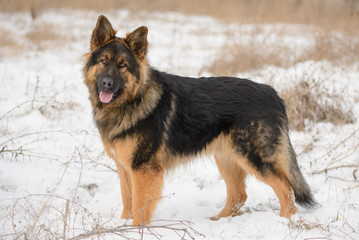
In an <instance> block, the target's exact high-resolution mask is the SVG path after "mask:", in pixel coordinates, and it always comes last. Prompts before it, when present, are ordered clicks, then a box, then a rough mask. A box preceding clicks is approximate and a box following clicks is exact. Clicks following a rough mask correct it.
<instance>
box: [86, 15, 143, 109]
mask: <svg viewBox="0 0 359 240" xmlns="http://www.w3.org/2000/svg"><path fill="white" fill-rule="evenodd" d="M147 32H148V30H147V28H146V27H144V26H142V27H139V28H137V29H136V30H135V31H133V32H132V33H130V34H127V36H126V37H125V38H119V37H116V31H115V30H114V29H113V28H112V25H111V23H110V22H109V21H108V19H107V18H106V17H104V16H100V17H99V18H98V20H97V24H96V27H95V29H94V30H93V33H92V37H91V49H90V50H91V51H90V52H89V53H88V54H87V59H86V64H85V67H84V77H85V83H86V85H87V86H88V88H89V90H90V94H91V96H90V99H91V101H92V103H93V104H95V105H96V106H104V105H111V104H113V103H115V102H116V103H117V104H123V103H128V102H131V101H135V100H136V99H138V98H139V97H141V94H142V92H143V90H144V87H145V85H146V78H147V69H148V66H147V61H146V53H147Z"/></svg>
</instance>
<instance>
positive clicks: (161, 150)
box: [83, 16, 316, 225]
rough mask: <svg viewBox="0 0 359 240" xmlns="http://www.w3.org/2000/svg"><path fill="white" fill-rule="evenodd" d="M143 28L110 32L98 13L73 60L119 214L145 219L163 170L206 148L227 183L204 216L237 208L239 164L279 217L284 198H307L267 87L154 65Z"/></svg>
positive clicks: (302, 201)
mask: <svg viewBox="0 0 359 240" xmlns="http://www.w3.org/2000/svg"><path fill="white" fill-rule="evenodd" d="M147 33H148V29H147V27H145V26H142V27H139V28H137V29H136V30H134V31H133V32H132V33H130V34H127V35H126V37H124V38H121V37H116V31H115V30H114V29H113V28H112V25H111V23H110V22H109V20H108V19H107V18H106V17H105V16H100V17H99V18H98V20H97V24H96V27H95V29H94V30H93V33H92V37H91V42H90V52H89V53H87V54H86V55H85V56H86V60H85V65H84V68H83V75H84V82H85V84H86V85H87V87H88V89H89V95H90V96H89V99H90V101H91V105H92V107H93V118H94V121H95V123H96V125H97V128H98V130H99V133H100V136H101V139H102V142H103V145H104V150H105V152H106V153H107V154H108V156H109V157H110V158H112V159H113V160H114V161H115V163H116V166H117V170H118V174H119V176H120V183H121V194H122V201H123V211H122V215H121V218H124V219H130V218H133V223H132V224H133V225H143V224H150V221H151V218H152V216H153V212H154V210H155V208H156V204H157V203H158V201H159V200H160V199H161V196H162V195H161V194H162V193H161V191H162V188H163V185H164V172H165V171H166V170H168V169H172V168H174V167H175V166H177V165H179V164H186V163H188V162H189V161H190V160H191V159H193V158H194V157H196V156H199V155H209V154H212V155H213V156H214V158H215V162H216V164H217V166H218V170H219V173H220V175H221V176H222V178H223V179H224V182H225V183H226V188H227V199H226V203H225V206H224V208H223V209H222V210H221V211H220V212H219V213H218V214H217V215H216V216H214V217H212V218H211V219H213V220H216V219H219V218H222V217H227V216H236V215H238V214H240V208H241V206H243V205H244V203H245V201H246V199H247V194H246V184H245V178H246V176H247V175H248V174H251V175H254V176H255V177H256V178H257V179H259V180H261V181H262V182H264V183H266V184H268V185H269V186H271V187H272V188H273V190H274V192H275V194H276V195H277V197H278V199H279V202H280V205H281V208H280V216H282V217H287V218H290V217H291V215H293V214H295V213H296V212H297V210H298V209H297V207H296V206H295V204H294V201H295V202H296V203H298V204H299V205H302V206H304V207H308V208H309V207H312V206H314V205H315V204H316V202H315V200H314V198H313V195H312V193H311V190H310V188H309V186H308V184H307V183H306V181H305V180H304V178H303V176H302V174H301V171H300V169H299V167H298V163H297V159H296V154H295V152H294V149H293V147H292V144H291V141H290V139H289V135H288V131H289V130H288V119H287V115H286V108H285V104H284V101H283V100H282V99H281V98H280V97H279V96H278V94H277V92H276V91H275V90H274V89H273V88H272V87H270V86H268V85H265V84H259V83H255V82H253V81H251V80H248V79H241V78H233V77H209V78H189V77H181V76H176V75H171V74H168V73H165V72H160V71H158V70H156V69H154V68H152V67H151V66H149V64H148V62H147V58H146V55H147V49H148V43H147Z"/></svg>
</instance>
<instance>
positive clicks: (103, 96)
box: [100, 91, 113, 103]
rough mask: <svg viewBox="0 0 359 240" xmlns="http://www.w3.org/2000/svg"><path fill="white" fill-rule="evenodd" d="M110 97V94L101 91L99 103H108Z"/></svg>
mask: <svg viewBox="0 0 359 240" xmlns="http://www.w3.org/2000/svg"><path fill="white" fill-rule="evenodd" d="M112 95H113V94H112V93H109V92H104V91H101V92H100V101H101V102H103V103H109V102H110V101H111V99H112Z"/></svg>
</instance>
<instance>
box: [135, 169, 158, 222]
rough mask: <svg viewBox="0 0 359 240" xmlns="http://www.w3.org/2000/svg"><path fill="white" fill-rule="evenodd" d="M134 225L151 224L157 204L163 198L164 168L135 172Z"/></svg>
mask: <svg viewBox="0 0 359 240" xmlns="http://www.w3.org/2000/svg"><path fill="white" fill-rule="evenodd" d="M131 179H132V214H133V223H132V225H145V224H149V223H150V220H151V218H152V215H153V212H154V210H155V208H156V204H157V202H158V201H159V200H160V199H161V196H162V187H163V168H162V167H146V168H141V169H138V170H133V172H132V174H131Z"/></svg>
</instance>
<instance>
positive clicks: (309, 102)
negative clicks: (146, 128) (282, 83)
mask: <svg viewBox="0 0 359 240" xmlns="http://www.w3.org/2000/svg"><path fill="white" fill-rule="evenodd" d="M324 83H325V82H324V81H316V80H314V79H304V78H303V79H301V80H300V81H299V82H298V83H297V84H295V85H293V86H291V87H290V88H287V89H285V90H283V91H282V92H281V93H280V95H281V97H282V98H283V99H284V100H285V102H286V105H287V114H288V118H289V123H290V127H291V128H292V129H295V130H297V131H303V130H305V128H306V127H307V126H308V121H310V122H330V123H332V124H334V125H342V124H349V123H353V122H354V121H355V116H354V114H353V112H352V111H351V109H350V108H348V107H347V106H344V104H343V103H345V98H344V96H342V95H339V94H331V93H330V91H328V89H327V88H326V86H325V85H324Z"/></svg>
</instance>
